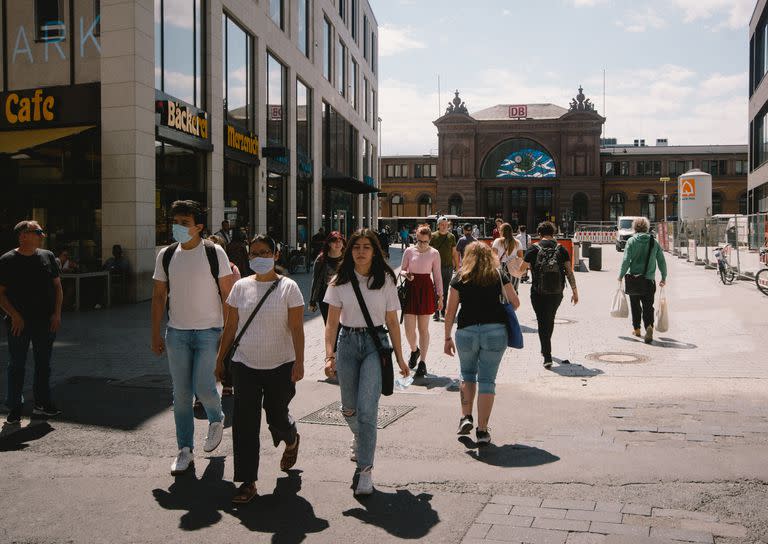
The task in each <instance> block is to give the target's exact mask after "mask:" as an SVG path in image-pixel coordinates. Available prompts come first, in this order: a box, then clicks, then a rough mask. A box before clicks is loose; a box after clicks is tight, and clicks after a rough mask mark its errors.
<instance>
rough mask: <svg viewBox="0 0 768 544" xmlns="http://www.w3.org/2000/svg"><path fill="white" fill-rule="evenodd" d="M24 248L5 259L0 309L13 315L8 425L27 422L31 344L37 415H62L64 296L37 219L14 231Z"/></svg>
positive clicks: (1, 269)
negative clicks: (56, 400)
mask: <svg viewBox="0 0 768 544" xmlns="http://www.w3.org/2000/svg"><path fill="white" fill-rule="evenodd" d="M14 233H15V234H16V237H17V238H18V241H19V247H17V248H16V249H12V250H11V251H9V252H8V253H6V254H5V255H3V256H2V257H0V308H2V309H3V310H4V311H5V313H6V314H7V315H8V317H7V318H6V322H7V327H8V350H9V352H10V356H11V357H10V362H9V363H8V396H7V397H6V399H5V404H6V405H7V406H8V409H9V410H10V413H9V414H8V418H7V420H6V423H8V424H11V425H18V424H19V423H20V422H21V407H22V405H23V403H24V398H23V395H22V393H23V389H24V371H25V367H26V364H27V352H28V351H29V344H30V343H31V344H32V347H33V354H34V358H35V376H34V385H33V392H34V397H35V405H34V409H33V411H32V413H33V414H35V415H44V416H48V417H53V416H56V415H58V414H59V413H60V411H59V410H58V409H57V408H56V406H55V405H54V404H53V402H52V400H51V388H50V383H49V380H50V375H51V352H52V351H53V341H54V339H55V338H56V332H57V331H58V330H59V327H60V326H61V304H62V299H63V292H62V289H61V278H60V277H59V267H58V266H57V264H56V258H55V257H54V256H53V253H51V252H50V251H48V250H45V249H41V246H42V242H43V238H44V237H45V232H44V231H43V229H42V228H41V227H40V224H39V223H37V221H22V222H20V223H19V224H18V225H16V227H15V228H14Z"/></svg>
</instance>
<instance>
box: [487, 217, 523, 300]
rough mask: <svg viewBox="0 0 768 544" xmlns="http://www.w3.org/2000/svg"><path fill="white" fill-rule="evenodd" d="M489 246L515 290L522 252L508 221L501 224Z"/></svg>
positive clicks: (521, 261)
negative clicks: (499, 230) (497, 234)
mask: <svg viewBox="0 0 768 544" xmlns="http://www.w3.org/2000/svg"><path fill="white" fill-rule="evenodd" d="M491 247H492V249H493V251H494V253H495V254H496V257H497V258H498V259H499V264H500V265H501V266H502V267H503V268H504V269H505V270H506V271H507V273H508V274H509V275H510V276H511V279H512V287H514V288H515V292H517V289H518V287H519V285H520V276H521V274H520V265H521V264H522V263H523V256H524V253H523V250H522V248H521V247H520V242H519V241H518V240H517V238H515V235H514V233H513V232H512V225H510V224H509V223H504V224H503V225H501V236H499V237H498V238H496V239H495V240H494V241H493V245H492V246H491Z"/></svg>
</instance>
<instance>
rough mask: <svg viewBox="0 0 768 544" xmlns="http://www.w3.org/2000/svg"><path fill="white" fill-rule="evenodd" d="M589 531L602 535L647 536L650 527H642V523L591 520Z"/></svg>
mask: <svg viewBox="0 0 768 544" xmlns="http://www.w3.org/2000/svg"><path fill="white" fill-rule="evenodd" d="M589 532H591V533H601V534H604V535H634V536H648V535H649V534H650V527H643V526H642V525H624V524H623V523H602V522H600V521H593V522H592V525H590V526H589Z"/></svg>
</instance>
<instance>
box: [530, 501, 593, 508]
mask: <svg viewBox="0 0 768 544" xmlns="http://www.w3.org/2000/svg"><path fill="white" fill-rule="evenodd" d="M541 507H542V508H565V509H566V510H594V509H595V502H594V501H575V500H568V499H544V502H542V503H541Z"/></svg>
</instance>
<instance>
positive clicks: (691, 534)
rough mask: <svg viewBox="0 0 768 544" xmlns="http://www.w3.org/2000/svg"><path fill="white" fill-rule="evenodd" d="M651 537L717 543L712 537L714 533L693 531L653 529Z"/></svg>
mask: <svg viewBox="0 0 768 544" xmlns="http://www.w3.org/2000/svg"><path fill="white" fill-rule="evenodd" d="M651 536H652V537H657V538H670V539H672V540H682V541H683V542H700V543H702V544H713V543H714V542H715V539H714V538H713V537H712V533H704V532H702V531H691V530H690V529H669V528H667V527H652V528H651Z"/></svg>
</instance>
